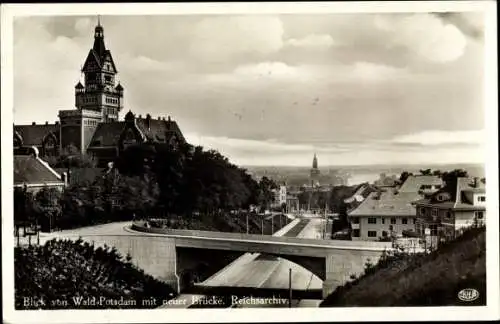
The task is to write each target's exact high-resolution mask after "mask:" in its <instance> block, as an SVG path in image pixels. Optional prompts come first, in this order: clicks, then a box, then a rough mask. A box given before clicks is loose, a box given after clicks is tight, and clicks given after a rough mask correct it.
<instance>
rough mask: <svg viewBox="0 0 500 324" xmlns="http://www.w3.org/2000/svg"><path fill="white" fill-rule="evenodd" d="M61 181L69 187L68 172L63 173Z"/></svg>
mask: <svg viewBox="0 0 500 324" xmlns="http://www.w3.org/2000/svg"><path fill="white" fill-rule="evenodd" d="M61 180H62V181H63V182H64V186H65V187H67V186H68V174H67V173H66V172H63V173H62V174H61Z"/></svg>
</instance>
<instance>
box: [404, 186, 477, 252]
mask: <svg viewBox="0 0 500 324" xmlns="http://www.w3.org/2000/svg"><path fill="white" fill-rule="evenodd" d="M414 205H415V207H416V209H417V222H416V232H417V234H418V235H419V236H421V237H425V239H426V241H427V243H428V244H431V245H433V246H437V244H438V242H440V241H442V240H448V239H453V238H455V237H456V236H457V235H459V234H460V232H461V230H463V229H464V228H467V227H470V226H473V225H481V224H485V220H486V191H485V186H484V184H483V183H482V182H481V181H479V179H477V178H474V179H470V178H458V179H457V185H456V188H451V189H450V188H443V189H442V190H439V191H438V192H435V193H434V194H432V195H427V196H426V197H425V198H424V199H420V200H417V201H415V202H414ZM426 229H428V230H427V234H426Z"/></svg>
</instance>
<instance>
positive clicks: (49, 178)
mask: <svg viewBox="0 0 500 324" xmlns="http://www.w3.org/2000/svg"><path fill="white" fill-rule="evenodd" d="M23 184H27V185H30V184H31V185H36V184H47V185H64V182H63V181H62V180H61V176H60V175H59V174H58V173H57V172H56V171H54V169H52V168H51V167H50V166H49V164H48V163H46V162H45V161H43V160H41V159H40V158H39V157H37V156H33V155H14V185H18V186H19V185H23Z"/></svg>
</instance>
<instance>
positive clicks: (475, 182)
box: [474, 177, 479, 188]
mask: <svg viewBox="0 0 500 324" xmlns="http://www.w3.org/2000/svg"><path fill="white" fill-rule="evenodd" d="M477 187H479V178H478V177H474V188H477Z"/></svg>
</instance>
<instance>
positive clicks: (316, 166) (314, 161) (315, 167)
mask: <svg viewBox="0 0 500 324" xmlns="http://www.w3.org/2000/svg"><path fill="white" fill-rule="evenodd" d="M317 168H318V158H317V157H316V153H314V158H313V169H317Z"/></svg>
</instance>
